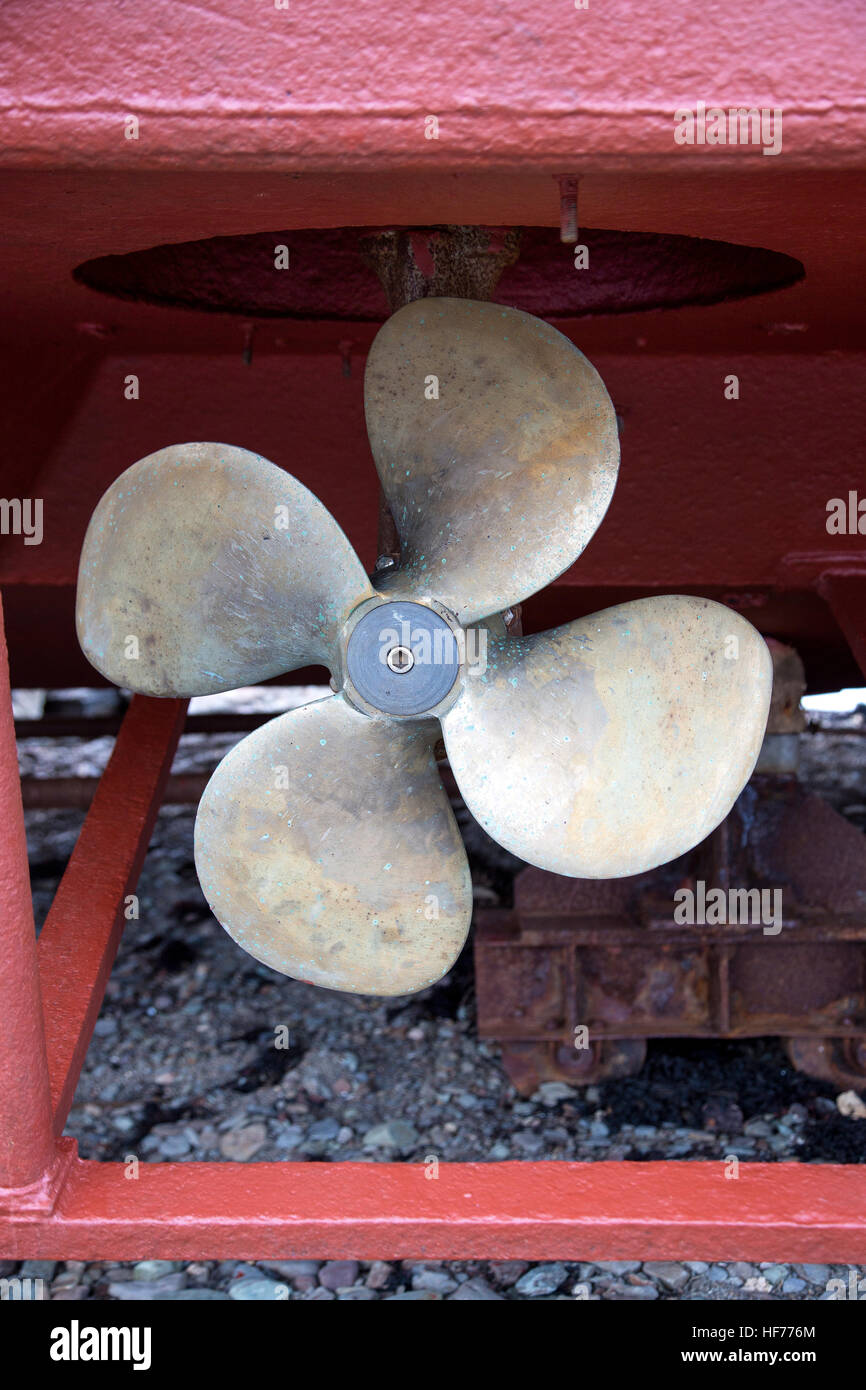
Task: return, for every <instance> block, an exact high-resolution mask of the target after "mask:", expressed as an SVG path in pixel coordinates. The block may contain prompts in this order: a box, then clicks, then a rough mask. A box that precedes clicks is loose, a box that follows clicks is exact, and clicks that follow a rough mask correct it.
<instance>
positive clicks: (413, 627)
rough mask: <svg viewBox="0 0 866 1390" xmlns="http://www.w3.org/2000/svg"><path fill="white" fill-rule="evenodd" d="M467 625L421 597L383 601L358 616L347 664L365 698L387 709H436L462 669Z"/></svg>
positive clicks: (396, 711)
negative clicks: (447, 616) (451, 619)
mask: <svg viewBox="0 0 866 1390" xmlns="http://www.w3.org/2000/svg"><path fill="white" fill-rule="evenodd" d="M461 636H462V629H460V628H458V627H456V626H454V627H452V625H451V624H450V623H448V622H446V620H445V619H444V618H443V617H441V616H440V615H439V613H437V612H436V611H435V610H434V609H432V608H428V607H427V606H426V604H422V603H379V604H377V605H376V606H375V607H374V608H370V609H368V610H367V611H366V612H365V613H363V614H362V616H361V617H360V618H359V619H358V621H357V623H356V624H355V626H354V628H353V629H352V632H351V634H350V636H349V641H348V645H347V648H346V668H347V672H348V676H349V680H350V681H351V684H352V686H354V689H355V691H356V692H357V694H358V695H360V696H361V699H362V700H363V701H364V702H365V703H366V704H367V705H371V706H372V707H373V708H374V709H375V710H378V711H380V712H381V713H382V714H392V715H410V716H411V715H423V714H426V713H428V711H430V710H433V709H436V708H437V707H438V706H439V705H440V704H441V703H442V701H443V700H444V699H445V698H446V696H447V695H448V694H449V692H450V691H451V690H452V688H453V686H454V682H455V681H456V679H457V674H458V672H459V670H460V663H461V653H462V644H461V642H460V637H461Z"/></svg>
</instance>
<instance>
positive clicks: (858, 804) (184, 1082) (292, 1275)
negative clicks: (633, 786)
mask: <svg viewBox="0 0 866 1390" xmlns="http://www.w3.org/2000/svg"><path fill="white" fill-rule="evenodd" d="M308 696H309V692H307V697H308ZM292 697H293V700H294V699H297V692H292ZM198 703H199V707H201V708H203V709H206V708H208V707H209V702H204V701H202V702H198ZM237 703H238V705H239V706H240V707H242V708H245V709H249V708H276V709H280V708H284V707H285V706H286V703H287V700H286V692H285V691H280V690H277V689H274V688H270V689H268V690H265V691H256V692H242V693H241V694H240V695H239V696H238V697H237ZM210 707H212V705H211V706H210ZM824 721H825V722H828V721H829V725H830V726H831V727H832V726H833V725H834V724H835V726H836V727H837V728H838V725H839V724H840V723H841V724H842V726H843V727H847V728H848V729H850V730H851V732H850V734H848V735H843V736H840V735H839V733H838V732H822V733H815V734H809V735H806V736H804V739H803V743H804V759H803V780H804V781H805V782H806V783H807V784H808V785H810V786H812V787H813V788H814V789H815V790H819V791H820V792H821V793H822V794H823V795H825V796H827V798H828V800H830V801H831V802H832V803H833V804H834V805H835V806H836V807H837V809H839V810H841V811H842V812H843V814H846V815H847V816H848V817H849V818H850V819H851V820H852V821H854V822H855V823H857V824H859V825H860V826H861V827H863V826H864V825H866V738H863V737H861V736H859V734H858V733H857V730H858V729H859V728H861V727H863V715H862V714H858V715H857V716H853V717H852V718H851V719H849V720H848V721H847V723H846V721H841V720H839V719H838V717H829V716H825V717H824ZM235 741H236V736H234V735H228V736H204V735H193V736H188V737H185V738H184V740H183V741H182V745H181V749H180V751H179V753H178V757H177V759H176V761H175V771H192V770H207V769H208V768H210V767H212V766H213V765H215V763H216V761H218V759H219V757H221V756H222V754H223V753H224V752H225V751H226V750H227V749H228V748H229V747H230V746H231V745H232V744H233V743H234V742H235ZM110 748H111V740H110V739H96V740H91V741H82V740H73V739H63V740H53V739H52V740H43V739H30V740H27V741H26V742H24V743H22V745H21V766H22V771H23V772H25V773H27V774H30V775H36V776H52V775H54V776H58V775H67V776H68V775H70V774H72V773H75V774H79V775H80V774H86V775H95V774H97V773H98V772H99V771H101V769H102V767H103V766H104V763H105V761H106V759H107V756H108V753H109V751H110ZM456 809H457V813H458V818H459V819H460V822H461V826H462V828H463V830H464V834H465V836H466V840H467V845H468V848H469V852H470V857H471V859H472V865H473V877H474V881H475V885H476V895H477V897H478V898H479V900H481V901H483V902H484V903H485V904H488V903H497V902H502V903H507V902H508V900H509V894H510V882H511V878H512V876H513V872H514V869H515V867H519V865H518V861H516V860H513V859H512V858H511V857H510V856H508V855H506V854H504V852H503V851H501V850H499V849H498V847H496V846H494V845H493V844H492V843H491V842H490V841H489V840H487V839H486V837H485V836H484V835H483V834H482V832H481V831H480V830H479V829H478V827H477V826H476V825H475V824H474V822H472V821H471V818H470V817H469V816H468V814H467V813H466V811H465V808H462V807H460V806H458V807H457V808H456ZM194 815H195V813H194V809H193V808H186V807H183V808H179V807H170V808H167V809H165V810H164V811H163V812H162V813H161V814H160V816H159V819H158V822H157V826H156V830H155V832H154V836H153V841H152V844H151V849H150V852H149V854H148V857H147V861H146V863H145V867H144V871H143V873H142V876H141V880H140V883H139V900H140V916H139V918H138V920H133V921H130V922H129V923H128V924H127V927H126V929H125V932H124V938H123V941H122V944H121V948H120V952H119V954H118V958H117V963H116V965H115V968H114V971H113V973H112V976H111V980H110V982H109V985H108V990H107V993H106V999H105V1004H104V1007H103V1009H102V1012H101V1015H100V1017H99V1020H98V1022H97V1024H96V1031H95V1036H94V1039H93V1043H92V1045H91V1048H90V1051H89V1053H88V1057H87V1061H86V1063H85V1067H84V1070H83V1072H82V1076H81V1081H80V1084H79V1087H78V1091H77V1094H76V1098H75V1104H74V1106H73V1109H72V1111H71V1114H70V1117H69V1124H68V1127H67V1133H69V1134H74V1135H75V1136H76V1137H77V1139H78V1141H79V1145H80V1151H81V1154H82V1156H83V1157H85V1158H93V1159H111V1160H123V1159H125V1158H126V1156H127V1155H129V1154H136V1155H137V1156H138V1157H139V1158H140V1159H141V1160H142V1161H143V1162H160V1161H162V1160H165V1159H171V1160H174V1161H180V1162H184V1161H189V1160H202V1159H211V1160H219V1159H234V1160H241V1161H247V1160H262V1159H271V1160H274V1159H277V1160H278V1159H284V1158H291V1159H292V1160H295V1161H297V1160H301V1161H307V1162H323V1161H324V1162H335V1161H343V1160H354V1161H360V1162H371V1163H374V1162H382V1161H394V1160H403V1161H406V1162H413V1163H420V1162H422V1161H424V1160H425V1159H426V1158H427V1157H428V1156H429V1155H433V1154H435V1155H436V1156H437V1157H438V1158H439V1159H440V1160H442V1161H461V1160H462V1161H465V1160H473V1159H474V1160H491V1161H496V1160H502V1159H515V1158H531V1159H539V1158H546V1159H571V1160H575V1159H576V1160H581V1161H593V1160H597V1159H620V1160H622V1161H629V1160H633V1159H645V1158H651V1159H661V1158H678V1159H690V1158H696V1159H713V1158H715V1159H719V1160H721V1159H723V1158H725V1157H727V1156H729V1155H731V1154H735V1155H737V1156H738V1157H740V1158H742V1159H748V1160H757V1161H761V1162H774V1161H776V1160H779V1159H788V1160H790V1159H797V1160H800V1161H805V1162H827V1161H832V1162H862V1161H864V1158H866V1122H864V1121H862V1120H859V1121H858V1120H856V1119H853V1118H850V1117H847V1116H844V1115H842V1114H841V1113H840V1110H839V1108H838V1106H837V1104H836V1091H835V1089H834V1088H833V1087H832V1086H829V1085H826V1084H824V1083H821V1082H817V1081H812V1080H810V1079H809V1078H808V1077H805V1076H801V1075H799V1074H798V1073H796V1072H794V1071H793V1070H792V1068H791V1067H790V1064H789V1063H788V1062H787V1059H786V1057H785V1055H784V1053H783V1051H782V1049H781V1046H780V1045H779V1044H778V1043H777V1042H776V1041H775V1040H772V1039H759V1040H754V1041H750V1042H748V1043H742V1044H733V1043H708V1042H694V1041H688V1042H666V1043H655V1044H651V1045H650V1049H649V1055H648V1060H647V1064H646V1066H645V1067H644V1069H643V1071H642V1072H641V1074H640V1075H639V1076H637V1077H631V1078H628V1079H626V1080H623V1081H619V1082H608V1083H605V1084H603V1085H599V1086H591V1087H588V1088H584V1089H582V1090H580V1089H573V1088H570V1087H568V1086H564V1085H561V1084H559V1083H548V1084H546V1085H544V1086H542V1087H541V1088H540V1090H539V1091H538V1092H536V1094H535V1095H534V1096H532V1097H531V1098H529V1099H521V1098H520V1097H519V1096H518V1095H517V1094H516V1092H515V1091H514V1088H513V1087H512V1086H511V1085H510V1083H509V1082H508V1080H507V1077H506V1076H505V1074H504V1072H503V1071H502V1069H501V1067H500V1064H499V1059H498V1048H497V1047H496V1045H495V1044H493V1043H488V1042H482V1041H480V1040H479V1039H478V1037H477V1034H476V1031H475V1023H474V997H473V984H472V968H471V958H470V956H469V954H468V952H465V953H464V955H463V957H462V958H461V960H460V961H459V962H458V964H457V966H456V967H455V969H454V970H453V971H452V972H451V974H450V975H449V976H447V977H446V978H445V979H444V980H443V981H441V982H440V983H439V984H438V985H436V986H434V987H433V988H431V989H429V990H426V991H424V992H423V993H422V994H419V995H415V996H412V997H407V998H403V999H389V1000H375V999H365V998H359V997H356V996H351V995H342V994H337V993H332V992H329V991H324V990H318V989H315V988H313V987H311V986H308V985H303V984H299V983H297V982H295V981H292V980H288V979H286V978H284V977H282V976H279V975H277V974H275V973H274V972H273V971H272V970H270V969H268V968H267V967H266V966H263V965H259V964H258V963H257V962H255V961H254V960H252V958H251V957H249V956H246V955H245V954H243V953H242V952H241V951H239V949H238V948H237V947H236V946H235V945H234V944H233V943H232V941H231V940H230V938H229V937H228V936H227V935H226V933H225V932H224V931H223V930H222V928H221V927H220V926H219V925H218V923H216V921H215V920H214V918H213V917H212V915H211V914H210V911H209V909H208V907H207V904H206V903H205V901H204V898H203V896H202V894H201V891H200V889H199V886H198V881H197V879H196V875H195V869H194V866H193V862H192V831H193V821H194ZM82 819H83V817H82V815H81V814H79V813H77V812H50V811H39V812H36V811H34V812H30V813H28V817H27V821H28V840H29V846H30V853H31V868H32V874H33V882H34V903H35V907H36V913H37V919H38V921H40V922H41V920H42V919H43V918H44V914H45V912H46V911H47V908H48V905H49V903H50V901H51V897H52V895H53V892H54V889H55V887H56V884H57V881H58V878H59V876H60V874H61V872H62V869H63V866H64V864H65V862H66V859H67V858H68V856H69V853H70V852H71V850H72V847H73V845H74V843H75V839H76V836H77V834H78V831H79V829H80V826H81V823H82ZM16 1272H17V1274H18V1275H19V1276H21V1277H32V1278H41V1279H42V1280H44V1281H45V1283H44V1293H45V1296H50V1297H52V1298H58V1299H64V1300H66V1299H78V1298H97V1299H112V1298H115V1299H122V1298H128V1297H136V1298H166V1299H190V1298H227V1297H230V1298H242V1299H249V1298H261V1299H267V1298H292V1299H310V1298H314V1299H330V1298H338V1299H339V1298H342V1299H345V1298H349V1299H359V1298H360V1299H372V1298H376V1299H381V1298H384V1299H394V1298H403V1299H406V1298H409V1299H437V1298H447V1299H495V1298H508V1299H532V1298H569V1299H573V1298H575V1297H578V1298H586V1297H588V1298H603V1299H674V1298H676V1299H680V1298H686V1299H696V1300H703V1299H783V1300H787V1299H794V1300H809V1299H820V1298H828V1297H831V1296H832V1292H833V1290H832V1289H831V1290H830V1291H828V1289H827V1285H828V1282H829V1281H830V1280H831V1279H836V1278H841V1279H842V1280H843V1281H844V1283H845V1285H846V1287H847V1284H848V1279H849V1272H850V1271H849V1269H848V1267H839V1266H833V1267H830V1266H824V1265H774V1264H760V1265H752V1264H747V1263H742V1262H737V1263H731V1264H716V1265H709V1266H708V1265H707V1264H705V1263H702V1262H700V1261H692V1262H686V1263H682V1264H680V1263H673V1262H647V1263H644V1264H640V1263H638V1262H637V1261H622V1262H618V1263H617V1262H615V1263H606V1264H588V1263H577V1262H574V1263H568V1264H559V1263H555V1264H550V1263H547V1264H534V1265H531V1264H527V1263H525V1262H522V1261H508V1262H505V1263H490V1262H479V1261H468V1262H467V1261H463V1262H448V1263H431V1262H429V1261H427V1262H419V1261H403V1262H401V1263H394V1264H386V1263H383V1262H376V1263H374V1264H369V1263H364V1262H360V1263H359V1262H357V1261H352V1260H346V1261H339V1262H328V1263H325V1264H322V1263H320V1262H318V1261H281V1262H273V1261H266V1262H260V1263H259V1264H257V1265H251V1264H244V1263H239V1262H237V1261H225V1262H214V1261H201V1262H197V1263H193V1264H189V1263H180V1262H174V1261H169V1262H166V1261H152V1260H146V1261H143V1262H139V1263H138V1264H111V1263H104V1262H96V1263H89V1264H82V1263H79V1262H67V1263H65V1264H58V1265H56V1266H55V1265H53V1264H51V1263H50V1262H26V1263H25V1265H23V1266H22V1267H21V1268H20V1269H18V1268H17V1267H16V1266H15V1265H13V1264H12V1263H11V1262H9V1261H6V1262H3V1261H0V1275H2V1276H4V1277H9V1276H10V1275H14V1274H15V1273H16ZM857 1277H858V1279H860V1278H866V1270H859V1271H858V1272H857ZM864 1289H866V1285H864Z"/></svg>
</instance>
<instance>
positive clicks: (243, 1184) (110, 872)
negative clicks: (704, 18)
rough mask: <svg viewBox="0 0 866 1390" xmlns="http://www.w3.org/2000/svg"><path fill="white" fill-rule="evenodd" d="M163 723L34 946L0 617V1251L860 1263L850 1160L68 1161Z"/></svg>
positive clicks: (93, 831) (94, 818) (173, 716)
mask: <svg viewBox="0 0 866 1390" xmlns="http://www.w3.org/2000/svg"><path fill="white" fill-rule="evenodd" d="M184 714H185V704H184V702H183V701H175V700H149V699H144V698H142V697H140V696H136V698H135V699H134V700H133V703H132V706H131V708H130V710H129V713H128V714H127V716H126V719H125V721H124V724H123V727H122V728H121V731H120V734H119V735H118V739H117V744H116V746H115V749H114V753H113V755H112V757H111V760H110V762H109V764H108V767H107V768H106V771H105V773H104V775H103V778H102V781H101V783H100V787H99V790H98V792H97V795H96V797H95V799H94V802H93V805H92V807H91V810H90V812H89V814H88V816H87V819H86V822H85V825H84V828H83V830H82V833H81V837H80V839H79V841H78V844H77V846H76V848H75V852H74V854H73V856H72V858H71V860H70V862H69V866H68V868H67V870H66V873H65V874H64V877H63V880H62V882H61V884H60V887H59V889H58V892H57V895H56V898H55V901H54V904H53V906H52V909H51V912H50V914H49V917H48V920H47V922H46V925H45V927H44V929H43V932H42V935H41V938H40V941H39V945H38V953H37V950H36V947H35V942H34V929H33V914H32V907H31V901H30V890H29V879H28V875H27V859H26V846H25V838H24V821H23V812H22V807H21V796H20V788H19V783H18V770H17V758H16V751H15V743H14V734H13V726H12V719H11V704H10V697H9V683H8V673H7V661H6V650H5V640H4V637H3V630H2V618H0V823H2V825H3V834H2V837H0V890H2V901H0V1019H2V1024H3V1026H2V1030H0V1256H3V1257H11V1258H20V1259H23V1258H31V1257H35V1258H38V1257H44V1258H61V1259H72V1258H75V1259H82V1258H92V1259H98V1258H111V1259H127V1260H131V1259H141V1258H143V1257H146V1256H164V1257H175V1258H228V1257H246V1258H256V1257H259V1258H261V1257H265V1256H272V1257H287V1256H301V1257H303V1256H316V1257H322V1256H335V1257H337V1256H355V1257H359V1258H367V1259H372V1258H376V1257H382V1258H388V1259H399V1258H401V1257H425V1256H426V1257H430V1258H445V1259H447V1258H452V1259H458V1258H470V1257H474V1258H482V1257H485V1258H494V1259H495V1258H498V1259H506V1258H516V1257H522V1258H532V1259H550V1258H571V1259H622V1258H637V1257H639V1258H643V1259H647V1258H674V1257H682V1258H696V1259H707V1260H717V1259H737V1258H739V1259H750V1260H754V1259H760V1260H782V1259H784V1260H791V1259H794V1260H807V1259H811V1260H831V1261H834V1262H835V1261H841V1262H847V1263H852V1264H853V1263H856V1264H862V1263H866V1223H864V1218H863V1214H862V1213H863V1211H864V1210H866V1165H864V1166H860V1167H857V1166H851V1167H841V1166H837V1165H831V1164H817V1165H808V1164H797V1163H767V1164H741V1165H739V1167H738V1170H737V1176H736V1177H734V1176H733V1174H732V1171H731V1169H732V1167H733V1168H734V1169H737V1165H736V1162H735V1161H733V1163H731V1162H729V1163H728V1164H727V1165H726V1164H724V1163H722V1162H716V1163H705V1162H701V1163H687V1162H662V1163H615V1162H600V1163H544V1162H541V1163H529V1162H526V1163H523V1162H521V1163H466V1164H442V1165H441V1166H440V1167H439V1168H438V1172H435V1170H433V1171H431V1165H421V1164H408V1163H405V1164H394V1163H388V1164H368V1163H333V1164H320V1163H315V1164H313V1163H309V1164H308V1163H291V1162H286V1163H257V1164H242V1163H156V1164H149V1163H142V1164H138V1163H137V1162H127V1163H125V1164H122V1163H97V1162H91V1161H82V1160H81V1159H79V1158H78V1155H77V1148H76V1143H75V1140H74V1139H70V1138H62V1137H60V1136H61V1132H62V1129H63V1126H64V1123H65V1120H66V1116H67V1114H68V1111H69V1106H70V1104H71V1101H72V1097H73V1094H74V1091H75V1086H76V1084H77V1081H78V1076H79V1074H80V1071H81V1067H82V1064H83V1061H84V1057H85V1054H86V1051H87V1045H88V1043H89V1040H90V1036H91V1032H92V1029H93V1024H94V1022H95V1020H96V1017H97V1014H98V1011H99V1008H100V1005H101V1002H102V996H103V992H104V989H105V984H106V981H107V979H108V975H109V973H110V969H111V965H112V962H113V959H114V955H115V952H116V950H117V946H118V942H119V939H120V931H121V927H122V922H123V920H124V919H123V905H124V897H125V895H126V894H127V893H130V892H132V891H133V889H134V887H135V882H136V879H137V876H138V873H139V870H140V867H141V863H142V860H143V858H144V855H145V852H146V849H147V844H148V840H149V837H150V833H151V830H152V827H153V822H154V819H155V817H156V814H157V811H158V808H159V803H160V796H161V792H162V788H163V786H164V783H165V779H166V777H167V776H168V772H169V769H170V766H171V760H172V758H173V755H174V751H175V748H176V746H177V741H178V738H179V736H180V732H181V729H182V726H183V719H184ZM37 954H38V970H37Z"/></svg>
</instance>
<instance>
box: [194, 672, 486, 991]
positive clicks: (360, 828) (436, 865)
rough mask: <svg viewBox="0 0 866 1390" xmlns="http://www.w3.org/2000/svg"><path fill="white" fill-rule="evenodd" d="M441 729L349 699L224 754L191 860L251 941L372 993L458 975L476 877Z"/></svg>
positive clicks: (321, 704) (308, 710)
mask: <svg viewBox="0 0 866 1390" xmlns="http://www.w3.org/2000/svg"><path fill="white" fill-rule="evenodd" d="M436 733H437V726H436V724H435V723H434V722H433V721H430V720H427V721H412V722H405V723H396V722H391V721H387V720H383V719H376V718H368V717H367V716H366V715H364V714H362V713H360V711H358V710H356V709H353V708H352V706H351V705H349V704H348V703H347V701H346V700H345V699H344V698H343V696H342V695H338V696H334V697H333V698H330V699H326V700H319V701H316V702H315V703H314V704H310V705H304V706H303V707H302V708H301V709H297V710H292V711H291V712H290V713H289V714H284V715H281V716H280V717H279V718H278V719H274V720H272V721H271V723H269V724H267V725H265V727H264V728H262V729H259V730H258V731H257V732H256V733H254V734H250V735H249V736H248V737H247V738H245V739H244V740H243V741H242V742H241V743H239V744H238V745H237V747H236V748H234V749H233V750H232V752H231V753H229V754H228V756H227V757H226V758H224V759H223V761H222V762H221V763H220V766H219V767H218V768H217V770H216V772H215V773H214V775H213V778H212V779H211V781H210V783H209V785H208V787H207V790H206V791H205V794H204V796H203V798H202V801H201V805H200V806H199V812H198V816H197V818H196V831H195V860H196V868H197V870H198V875H199V878H200V880H201V884H202V888H203V889H204V893H205V896H206V897H207V899H208V902H209V903H210V905H211V907H212V908H213V911H214V913H215V915H216V916H217V917H218V918H219V920H220V921H221V922H222V923H223V926H224V927H225V928H226V930H227V931H228V932H229V934H230V935H231V936H232V937H233V938H234V939H235V940H236V941H237V942H238V943H239V945H241V946H242V947H243V948H244V950H246V951H249V952H250V954H251V955H253V956H255V957H256V959H257V960H261V961H264V962H265V964H266V965H270V966H271V967H272V968H273V969H275V970H280V971H282V972H283V973H284V974H289V975H293V976H295V977H296V978H297V979H301V980H307V981H309V982H310V983H312V984H317V985H323V986H325V987H326V988H328V989H340V990H349V991H352V992H355V993H361V994H377V995H390V994H408V993H410V992H411V991H413V990H418V989H422V988H423V987H424V986H425V985H429V984H432V983H433V982H434V981H435V980H438V979H439V978H440V976H442V975H444V974H445V972H446V970H448V969H450V967H451V965H453V963H454V960H455V959H456V957H457V954H458V952H459V951H460V948H461V947H462V945H463V942H464V940H465V938H466V933H467V931H468V929H469V920H470V916H471V911H472V885H471V881H470V877H469V866H468V864H467V861H466V854H465V851H464V849H463V842H462V840H461V838H460V832H459V830H458V828H457V823H456V821H455V819H454V816H453V814H452V811H451V807H450V806H449V804H448V798H447V796H446V795H445V791H444V789H443V787H442V783H441V781H440V780H439V775H438V773H437V771H436V763H435V761H434V758H433V743H434V740H435V737H436Z"/></svg>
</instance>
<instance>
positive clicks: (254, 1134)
mask: <svg viewBox="0 0 866 1390" xmlns="http://www.w3.org/2000/svg"><path fill="white" fill-rule="evenodd" d="M267 1137H268V1131H267V1129H266V1128H265V1126H264V1125H263V1124H259V1123H256V1124H252V1125H244V1127H243V1129H230V1130H229V1131H228V1133H227V1134H224V1135H223V1137H222V1139H221V1140H220V1153H221V1154H222V1155H223V1158H229V1159H231V1160H232V1161H233V1162H234V1163H246V1161H247V1159H250V1158H252V1156H253V1154H257V1153H258V1151H259V1149H260V1148H261V1147H262V1145H263V1144H264V1142H265V1140H266V1139H267Z"/></svg>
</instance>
